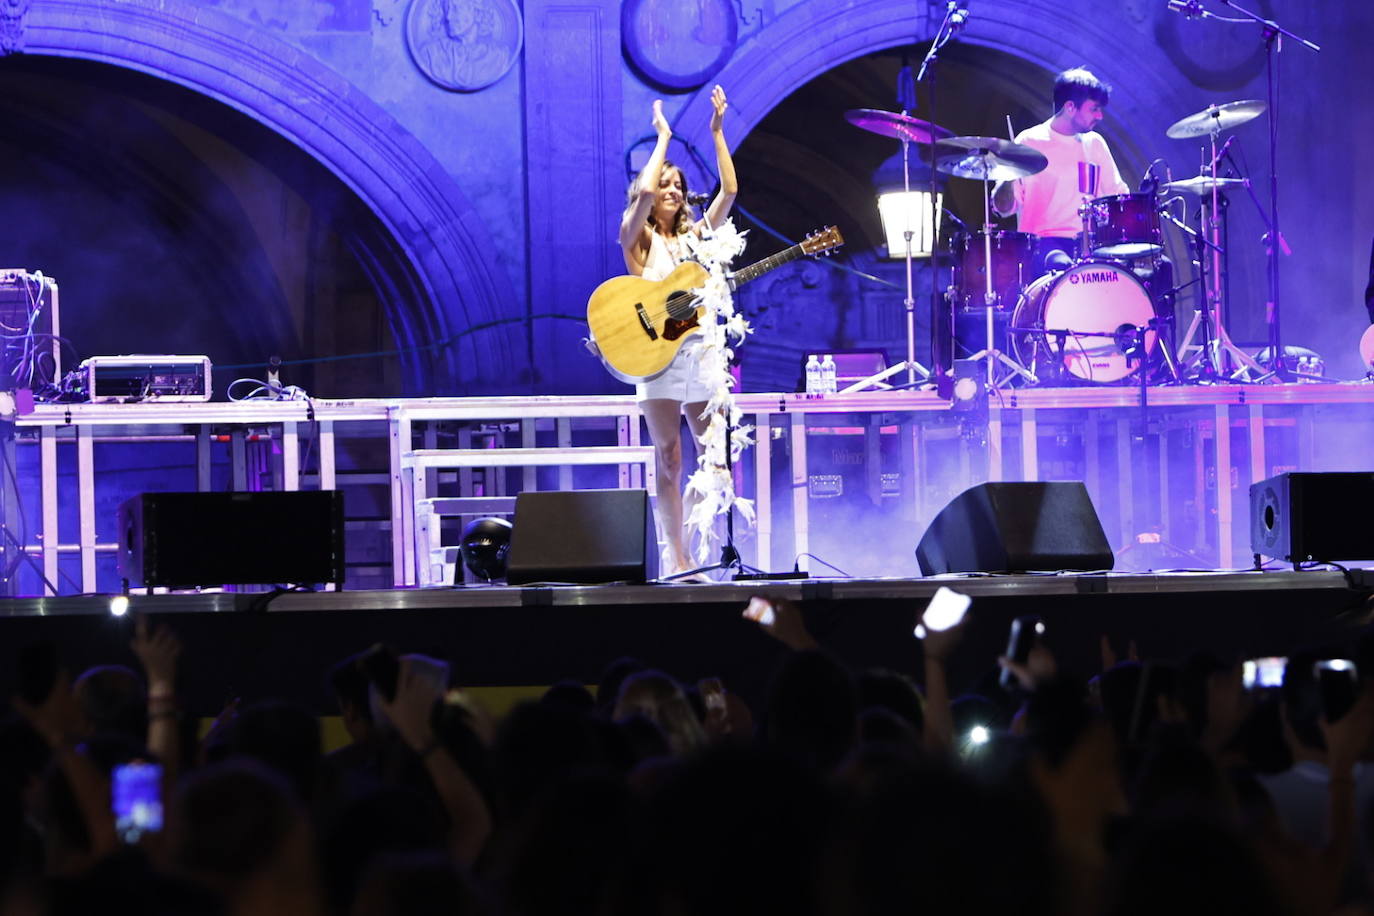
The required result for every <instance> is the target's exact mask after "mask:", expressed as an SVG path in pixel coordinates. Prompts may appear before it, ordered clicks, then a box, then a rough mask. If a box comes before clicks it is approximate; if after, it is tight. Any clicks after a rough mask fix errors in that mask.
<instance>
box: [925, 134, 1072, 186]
mask: <svg viewBox="0 0 1374 916" xmlns="http://www.w3.org/2000/svg"><path fill="white" fill-rule="evenodd" d="M1049 164H1050V161H1049V160H1048V159H1046V158H1045V154H1044V153H1042V152H1040V151H1039V150H1037V149H1032V148H1031V147H1029V146H1024V145H1022V144H1020V143H1013V142H1011V141H1010V140H1003V139H1001V138H1000V137H950V138H949V139H946V140H941V141H940V142H938V143H936V144H935V168H936V169H938V170H939V171H941V172H944V173H945V174H947V175H953V176H955V177H956V178H973V179H975V180H978V181H984V180H986V181H1010V180H1012V179H1013V178H1025V177H1026V176H1027V175H1034V174H1035V173H1036V172H1041V171H1044V170H1045V168H1046V167H1047V166H1048V165H1049Z"/></svg>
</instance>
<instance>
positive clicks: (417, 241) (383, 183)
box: [0, 0, 522, 393]
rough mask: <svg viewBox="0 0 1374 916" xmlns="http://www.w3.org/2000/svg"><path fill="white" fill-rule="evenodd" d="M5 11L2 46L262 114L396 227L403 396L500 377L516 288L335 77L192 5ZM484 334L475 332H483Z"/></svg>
mask: <svg viewBox="0 0 1374 916" xmlns="http://www.w3.org/2000/svg"><path fill="white" fill-rule="evenodd" d="M18 11H19V12H18V14H17V17H16V15H15V13H13V12H7V13H6V19H7V20H8V21H6V22H4V23H0V26H3V27H4V29H5V36H4V38H5V41H4V50H8V51H14V52H19V53H25V54H34V55H51V56H55V57H70V58H80V59H85V60H92V61H97V62H100V63H106V64H111V65H115V66H120V67H126V68H130V69H134V70H138V71H140V72H143V73H147V74H150V75H152V76H155V77H158V78H160V79H165V80H169V81H171V82H174V83H177V84H179V85H182V86H185V87H187V88H189V89H192V90H194V91H196V92H198V93H200V94H202V95H204V96H206V97H208V98H212V99H214V100H216V101H219V102H221V103H223V104H225V105H228V106H230V107H232V108H234V109H236V110H238V111H240V112H243V113H245V114H247V115H249V116H250V117H252V118H254V119H256V120H258V121H260V122H261V123H263V124H265V125H266V126H268V127H269V128H270V129H272V130H274V131H275V132H277V133H278V134H280V135H281V136H283V137H286V138H287V139H289V140H290V141H291V142H293V143H295V144H296V145H297V146H298V147H300V148H301V149H302V150H304V151H305V152H306V153H307V154H308V155H310V156H312V157H313V158H315V159H316V160H317V161H319V162H320V163H321V164H322V165H324V166H325V167H326V168H327V169H328V170H329V171H330V172H331V173H332V174H333V175H335V176H336V177H337V178H338V179H339V180H340V181H341V182H342V183H343V184H344V185H346V186H347V187H348V188H350V189H351V190H352V191H353V192H354V193H355V194H356V195H357V196H358V198H359V199H360V200H361V201H362V202H363V204H364V205H365V206H367V207H368V208H369V209H371V211H372V212H373V213H374V214H376V216H377V218H378V219H379V221H380V222H381V224H382V225H383V226H384V227H385V228H386V229H387V231H389V232H390V234H391V236H392V239H393V240H394V244H395V246H396V250H397V253H398V254H399V255H400V256H401V258H402V260H403V262H404V263H407V264H408V265H410V267H411V269H412V276H411V277H408V278H401V280H400V282H396V278H388V277H382V276H375V277H374V282H375V283H376V289H377V294H378V296H379V298H380V299H381V301H382V303H383V307H384V308H385V309H386V311H387V314H388V316H389V319H390V321H391V324H392V327H393V331H394V334H395V337H396V340H397V344H398V346H400V347H401V348H402V350H403V351H405V353H404V354H403V355H402V357H401V360H402V362H401V365H402V371H403V377H404V378H405V387H406V389H407V392H408V393H433V392H443V393H452V392H454V391H461V390H471V389H472V388H474V387H479V388H480V387H481V385H482V384H483V381H482V380H483V379H494V378H500V377H502V376H503V374H504V371H505V370H506V368H507V367H509V366H510V365H511V364H512V363H513V362H515V360H516V357H517V355H518V354H519V353H521V352H522V350H521V347H520V344H519V341H520V334H521V332H520V330H519V328H518V326H517V325H505V326H502V325H499V324H498V325H497V326H496V327H488V328H486V329H484V330H483V331H481V332H480V335H466V336H463V337H461V338H460V339H458V340H457V341H456V342H455V344H454V346H452V347H446V348H443V349H442V350H436V351H430V350H426V349H425V348H427V347H430V346H431V345H432V344H433V343H434V342H435V341H438V340H443V339H445V338H448V337H450V336H452V335H455V334H460V333H462V332H463V331H464V330H465V329H468V328H474V327H477V326H480V325H484V324H487V323H489V322H499V320H500V319H501V318H503V317H504V316H505V315H506V313H507V309H508V306H509V303H511V302H513V301H515V291H514V288H513V287H512V286H511V284H510V281H509V279H508V278H507V277H506V276H505V274H504V273H503V272H502V271H501V270H500V268H499V267H498V266H497V259H496V252H495V250H494V248H493V247H492V245H491V244H490V242H489V241H487V232H486V230H485V227H484V226H483V225H482V222H481V220H480V218H479V217H478V215H477V214H476V212H475V210H474V209H473V207H472V205H471V204H470V203H469V202H468V200H467V199H466V198H465V196H464V195H463V193H462V192H461V190H460V189H459V188H458V185H457V184H456V182H454V180H453V179H452V177H451V176H450V175H449V174H448V173H447V171H445V169H444V168H443V166H442V165H441V164H440V163H439V162H438V161H437V160H436V159H435V158H434V156H433V155H432V154H431V153H430V152H429V151H428V150H427V149H426V148H425V147H424V146H423V145H422V144H421V143H420V142H419V141H418V140H417V139H416V138H415V137H414V136H413V135H411V134H410V133H409V132H408V131H407V130H406V129H405V128H404V127H402V126H401V125H400V124H399V123H397V122H396V120H395V119H394V118H393V117H392V116H391V115H390V114H388V113H387V112H386V111H385V110H383V109H382V108H381V107H380V106H379V105H377V104H376V103H375V102H373V101H371V100H370V99H369V98H368V97H367V96H366V95H365V94H364V93H362V92H361V91H360V90H359V89H357V88H356V87H355V86H353V85H352V84H350V83H349V82H348V81H347V80H346V79H344V78H343V77H342V76H340V75H339V74H338V73H337V72H335V71H334V70H332V69H330V68H329V67H327V66H325V65H324V64H323V63H321V62H320V61H318V60H317V59H315V58H314V57H312V56H311V55H309V54H308V53H306V52H304V51H302V50H301V49H300V48H297V47H295V46H293V45H290V44H288V43H286V42H284V41H282V40H281V39H279V38H277V37H275V36H274V35H272V34H270V33H269V32H267V31H265V30H263V29H258V28H255V27H254V26H252V25H250V24H248V23H244V22H242V21H240V20H238V19H235V18H233V17H231V16H228V15H226V14H224V13H220V12H217V11H216V10H214V9H210V8H207V7H204V6H201V5H197V4H193V3H191V2H187V0H120V2H112V0H32V2H31V5H30V4H29V3H27V2H26V3H21V4H20V5H19V7H18ZM479 337H480V339H478V338H479Z"/></svg>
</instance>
